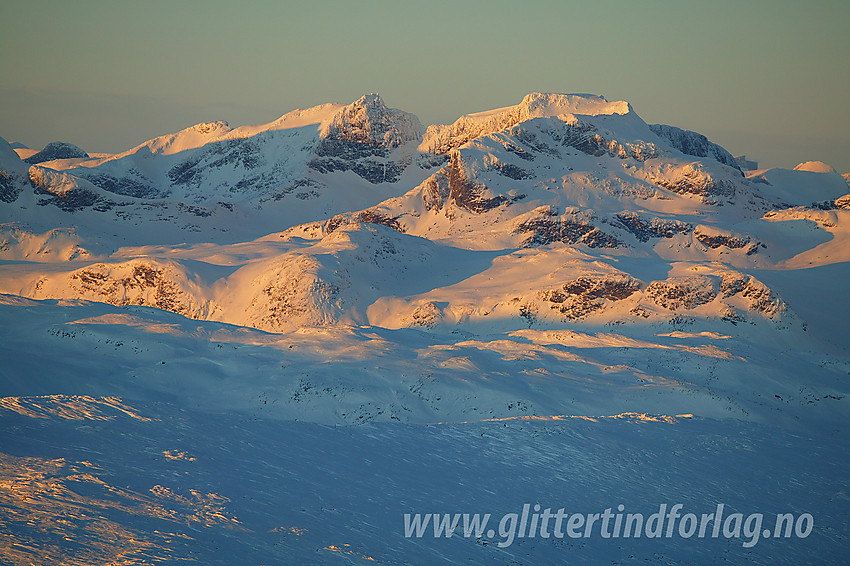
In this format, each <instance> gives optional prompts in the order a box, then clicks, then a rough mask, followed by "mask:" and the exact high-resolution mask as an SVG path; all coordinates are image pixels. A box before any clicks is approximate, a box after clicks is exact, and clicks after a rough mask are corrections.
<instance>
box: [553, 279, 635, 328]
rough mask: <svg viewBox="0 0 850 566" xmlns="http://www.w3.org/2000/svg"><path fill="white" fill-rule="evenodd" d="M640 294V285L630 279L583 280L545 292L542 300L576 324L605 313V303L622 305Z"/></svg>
mask: <svg viewBox="0 0 850 566" xmlns="http://www.w3.org/2000/svg"><path fill="white" fill-rule="evenodd" d="M639 290H640V282H638V281H637V280H635V279H632V278H630V277H628V276H584V277H579V278H577V279H574V280H573V281H568V282H566V283H564V284H563V285H562V286H561V287H560V288H557V289H552V290H548V291H543V292H542V293H541V299H543V300H544V301H547V302H549V303H552V305H550V306H551V308H552V309H554V310H557V311H558V312H560V313H561V314H562V315H564V318H566V319H570V320H576V319H580V318H584V317H585V316H587V315H589V314H590V313H592V312H594V311H597V310H600V309H602V308H603V305H604V300H609V301H621V300H623V299H627V298H629V297H630V296H632V295H633V294H634V293H635V292H637V291H639Z"/></svg>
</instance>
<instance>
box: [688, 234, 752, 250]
mask: <svg viewBox="0 0 850 566" xmlns="http://www.w3.org/2000/svg"><path fill="white" fill-rule="evenodd" d="M694 237H695V238H696V239H697V241H698V242H700V243H701V244H702V245H704V246H707V247H709V248H711V249H717V248H719V247H720V246H726V247H727V248H729V249H733V250H736V249H738V248H743V247H744V246H746V245H748V244H749V243H750V238H749V237H747V236H744V237H738V236H722V235H708V234H701V233H699V232H694ZM756 249H757V248H756Z"/></svg>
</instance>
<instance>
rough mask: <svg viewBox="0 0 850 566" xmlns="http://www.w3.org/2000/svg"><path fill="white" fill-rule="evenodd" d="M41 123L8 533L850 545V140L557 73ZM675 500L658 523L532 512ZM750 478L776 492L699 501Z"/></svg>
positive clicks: (364, 549) (9, 255)
mask: <svg viewBox="0 0 850 566" xmlns="http://www.w3.org/2000/svg"><path fill="white" fill-rule="evenodd" d="M756 149H757V148H756ZM22 151H23V150H21V149H18V150H15V149H13V148H12V146H11V145H9V144H8V143H6V142H5V141H4V140H2V139H0V421H1V422H2V425H0V426H2V433H0V466H2V472H0V497H2V505H0V521H2V525H3V528H2V529H0V531H2V533H0V557H2V560H0V561H2V562H3V563H9V564H31V563H35V564H58V563H63V564H80V565H83V564H149V563H157V562H164V563H178V562H195V563H198V564H258V565H259V564H281V563H283V564H333V563H342V564H352V563H354V564H357V563H364V564H365V563H383V564H434V563H442V562H447V563H458V564H459V563H463V564H562V563H573V562H575V563H591V564H647V563H652V564H716V563H718V562H721V561H725V562H729V563H733V564H738V563H754V564H801V563H811V564H840V563H842V561H843V560H845V559H846V557H847V552H846V549H847V547H848V544H850V528H848V525H850V521H848V513H847V509H848V504H850V501H848V496H847V493H848V491H850V482H848V480H847V478H848V477H850V474H848V472H850V451H848V441H849V440H850V435H848V429H847V426H846V423H847V422H848V417H850V397H848V394H850V391H849V390H850V387H849V386H848V380H850V354H848V340H847V336H848V332H850V324H849V323H848V322H847V321H848V320H850V302H848V300H847V281H848V279H850V187H848V184H847V180H846V178H845V177H842V175H841V174H839V173H837V172H836V171H835V170H834V169H832V168H831V167H830V166H828V165H826V164H824V163H821V162H807V163H802V164H800V165H799V166H798V167H796V168H795V169H793V170H790V169H771V170H759V171H747V172H745V173H744V172H742V171H741V170H740V169H739V168H738V165H737V164H736V162H735V159H734V158H733V157H732V156H731V155H730V154H729V153H728V152H727V151H726V150H725V149H723V148H722V147H720V146H718V145H716V144H714V143H712V142H711V141H709V140H708V139H706V138H705V137H704V136H702V135H700V134H698V133H696V132H691V131H687V130H682V129H680V128H676V127H674V126H668V125H662V124H646V123H645V122H644V121H643V120H642V119H641V118H640V117H639V116H638V115H637V113H636V112H635V110H634V109H633V108H632V107H631V105H629V104H628V103H627V102H624V101H616V102H609V101H607V100H605V99H604V98H602V97H599V96H595V95H559V94H542V93H533V94H530V95H528V96H526V97H525V98H524V99H523V100H522V101H521V102H520V103H519V104H517V105H516V106H511V107H506V108H500V109H495V110H491V111H485V112H479V113H476V114H470V115H467V116H463V117H461V118H459V119H458V120H457V121H456V122H455V123H453V124H450V125H434V126H429V127H428V128H423V127H422V125H421V124H420V123H419V121H418V119H417V118H416V117H415V116H413V115H412V114H408V113H406V112H403V111H401V110H396V109H393V108H389V107H387V106H386V105H385V104H384V102H383V100H382V99H381V98H380V97H379V96H378V95H367V96H364V97H362V98H361V99H359V100H357V101H355V102H353V103H351V104H348V105H345V104H324V105H321V106H317V107H315V108H311V109H306V110H296V111H293V112H290V113H288V114H285V115H284V116H282V117H281V118H280V119H278V120H275V121H273V122H271V123H269V124H265V125H260V126H244V127H237V128H232V127H230V126H229V125H228V124H226V123H224V122H220V121H219V122H216V121H214V122H207V123H203V124H198V125H196V126H193V127H190V128H186V129H184V130H182V131H180V132H177V133H175V134H170V135H164V136H161V137H158V138H156V139H153V140H150V141H147V142H144V143H141V144H139V145H138V146H137V147H135V148H132V149H130V150H128V151H126V152H123V153H120V154H116V155H102V154H90V153H86V151H85V149H84V148H83V149H81V148H78V147H76V146H74V145H72V144H69V143H64V142H56V143H53V144H50V145H49V146H48V147H46V148H44V149H43V150H28V151H27V152H26V156H27V159H26V161H24V160H22V159H21V156H20V155H22ZM676 504H681V505H682V507H680V508H679V509H680V512H679V517H680V522H679V523H677V524H676V525H675V526H671V527H670V533H671V535H670V536H660V537H659V538H653V537H651V536H649V534H648V531H642V533H643V534H642V536H640V537H635V536H629V537H626V536H619V532H618V536H604V535H603V532H607V530H605V531H603V530H600V527H599V526H597V527H595V529H596V530H593V527H592V526H588V527H587V528H588V531H587V532H588V536H586V537H572V536H560V537H558V536H543V534H542V533H543V531H540V530H537V529H538V519H539V515H536V516H535V517H537V518H533V519H529V520H530V521H532V522H531V523H529V524H525V523H524V526H523V527H521V529H525V530H520V531H516V530H514V532H513V533H512V534H511V533H508V532H502V531H503V529H502V528H501V527H504V526H505V524H508V523H503V524H500V520H503V519H504V520H508V519H510V518H511V517H512V515H511V514H517V516H519V515H522V514H523V513H524V509H525V512H526V513H528V510H529V509H532V510H534V509H538V510H542V509H551V511H552V513H555V512H556V511H557V510H558V509H560V508H564V509H565V510H566V513H568V514H573V513H578V514H583V515H585V516H587V515H592V514H603V513H604V512H605V510H606V509H609V510H610V509H613V513H617V512H618V509H619V510H620V512H622V514H623V515H625V514H628V513H640V514H642V516H645V517H649V516H650V515H652V514H653V513H657V512H659V506H662V505H663V506H666V507H665V509H667V510H669V509H671V508H672V507H673V506H675V505H676ZM535 505H539V506H540V507H539V508H536V507H535ZM718 505H722V506H723V507H722V508H723V509H725V514H726V517H727V519H728V517H729V516H732V518H733V519H734V517H735V514H736V513H740V514H741V524H739V525H738V526H737V527H736V526H735V524H734V522H729V521H728V520H727V523H726V524H725V526H724V527H723V529H721V528H720V526H718V530H717V531H716V532H717V533H719V535H716V536H712V535H711V530H712V527H711V526H709V527H708V531H707V532H708V533H709V534H708V535H706V536H698V535H694V534H693V533H692V534H690V535H687V528H686V527H687V525H688V523H687V520H686V519H682V518H681V517H682V516H684V515H686V514H688V513H692V514H694V516H695V519H694V520H697V518H699V517H701V516H703V514H712V513H715V512H716V510H717V509H718ZM619 506H622V508H620V507H619ZM476 513H477V514H480V515H481V516H483V515H484V514H488V513H489V514H490V515H491V519H490V523H489V527H488V528H487V529H483V530H482V531H481V532H478V533H475V532H468V533H464V527H463V521H464V520H466V519H464V518H463V515H464V514H467V515H468V516H472V515H474V514H476ZM786 513H790V514H792V515H793V517H794V518H795V519H796V521H797V522H796V523H794V525H793V528H792V529H791V531H789V532H790V533H791V534H790V535H789V536H787V537H786V536H782V535H780V534H779V533H780V529H779V528H778V527H777V528H776V529H775V530H774V524H775V522H776V521H777V515H782V514H786ZM416 514H420V516H419V518H418V519H417V521H419V520H424V516H425V515H426V514H429V515H428V517H429V518H428V520H429V521H430V520H431V519H433V522H431V523H428V524H427V525H426V526H424V527H422V528H419V530H417V528H415V527H414V526H411V523H410V521H411V517H413V516H414V515H416ZM434 514H436V515H434ZM753 514H763V516H764V523H763V525H759V528H757V529H754V527H753V524H754V523H753V522H752V520H751V521H750V522H747V523H746V524H745V523H744V520H745V519H748V518H749V517H752V516H754V515H753ZM406 515H407V518H405V516H406ZM706 516H707V515H706ZM588 520H589V519H588ZM443 521H447V522H446V523H445V524H444V522H443ZM452 521H456V523H455V524H456V525H460V526H457V528H456V529H455V530H454V531H453V532H452V533H451V536H447V535H448V534H449V532H448V530H446V529H444V528H443V527H444V526H447V525H450V524H451V522H452ZM457 521H460V523H457ZM682 521H684V523H683V522H682ZM807 521H809V523H807ZM565 524H566V522H565ZM618 524H619V523H618ZM529 525H533V526H529ZM597 525H598V524H597ZM606 525H607V523H606ZM682 525H684V527H682ZM420 526H421V525H420ZM680 527H682V529H683V530H681V532H683V533H685V534H680ZM617 528H620V527H619V526H618V527H617ZM665 528H666V527H665ZM695 528H696V527H695ZM488 529H491V530H489V531H488ZM528 529H532V530H528ZM605 529H607V527H605ZM724 529H726V530H728V534H725V533H726V530H724ZM794 529H796V530H794ZM519 532H522V533H524V535H525V536H523V535H520V534H518V533H519ZM532 533H533V534H532ZM548 534H550V535H551V533H548ZM466 535H469V536H466ZM515 535H516V536H515ZM686 535H687V536H686ZM777 537H778V538H777Z"/></svg>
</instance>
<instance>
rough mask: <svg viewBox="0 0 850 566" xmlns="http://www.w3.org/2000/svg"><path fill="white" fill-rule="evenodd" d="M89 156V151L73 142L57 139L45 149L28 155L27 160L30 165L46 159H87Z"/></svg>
mask: <svg viewBox="0 0 850 566" xmlns="http://www.w3.org/2000/svg"><path fill="white" fill-rule="evenodd" d="M88 157H89V154H88V153H86V152H85V151H83V150H82V149H80V148H79V147H77V146H75V145H74V144H72V143H67V142H58V141H55V142H50V143H49V144H47V145H46V146H44V149H42V150H41V151H39V152H38V153H36V154H35V155H33V156H31V157H28V158H27V159H26V160H25V161H26V162H27V163H29V164H30V165H35V164H36V163H44V162H45V161H53V160H54V159H80V158H83V159H87V158H88Z"/></svg>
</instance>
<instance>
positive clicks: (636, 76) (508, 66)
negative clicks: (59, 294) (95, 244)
mask: <svg viewBox="0 0 850 566" xmlns="http://www.w3.org/2000/svg"><path fill="white" fill-rule="evenodd" d="M848 24H850V2H846V1H832V0H821V1H818V0H810V1H808V2H788V1H782V0H774V1H747V0H737V1H726V0H714V1H712V2H705V1H702V2H687V1H670V2H668V1H654V2H653V1H642V2H606V1H594V2H587V1H586V0H585V1H582V2H557V1H537V2H533V1H527V2H517V1H516V0H514V1H509V2H503V1H498V0H489V1H455V2H439V1H430V2H407V1H402V0H396V1H387V2H383V1H381V2H338V1H320V0H314V1H311V2H250V1H248V2H243V3H238V4H237V3H235V2H218V1H206V2H190V1H182V2H181V1H176V0H171V1H167V2H158V1H148V2H125V1H115V0H112V1H103V2H100V1H85V0H80V1H75V2H66V1H37V0H29V1H27V2H10V1H8V0H0V136H2V137H4V138H6V139H7V140H9V141H21V142H23V143H25V144H27V145H29V146H30V147H33V148H40V147H41V146H43V145H44V144H45V143H47V142H48V141H52V140H63V141H70V142H73V143H76V144H77V145H79V146H81V147H83V148H84V149H87V150H89V151H120V150H123V149H127V148H129V147H131V146H133V145H136V144H137V143H140V142H142V141H144V140H146V139H148V138H151V137H154V136H157V135H161V134H165V133H169V132H173V131H177V130H180V129H182V128H184V127H187V126H190V125H192V124H194V123H197V122H200V121H206V120H217V119H223V120H227V121H228V122H230V124H231V125H233V126H236V125H242V124H253V123H263V122H268V121H271V120H273V119H275V118H277V117H278V116H280V115H282V114H284V113H285V112H288V111H290V110H293V109H295V108H304V107H308V106H313V105H316V104H320V103H323V102H351V101H353V100H355V99H357V98H359V97H360V96H361V95H362V94H365V93H369V92H379V93H381V95H382V96H383V97H384V100H385V101H386V102H387V104H388V105H390V106H394V107H397V108H401V109H403V110H406V111H408V112H413V113H414V114H417V115H418V116H419V117H420V119H421V120H422V122H423V123H425V124H428V123H434V122H441V123H445V122H451V121H453V120H454V119H455V118H457V117H458V116H459V115H461V114H465V113H469V112H476V111H480V110H486V109H489V108H495V107H499V106H506V105H510V104H515V103H517V102H518V101H519V100H520V99H521V98H522V96H523V95H524V94H526V93H528V92H532V91H552V92H590V93H595V94H602V95H604V96H606V97H607V98H608V99H609V100H619V99H623V100H628V101H629V102H631V103H632V105H633V106H634V108H635V110H636V111H637V112H638V114H640V115H641V117H643V118H644V119H645V120H646V121H647V122H650V123H656V122H661V123H667V124H672V125H676V126H679V127H683V128H688V129H693V130H697V131H699V132H701V133H704V134H706V135H708V136H709V138H711V139H712V140H713V141H716V142H718V143H720V144H722V145H724V146H725V147H726V148H727V149H729V150H730V151H732V152H733V153H735V154H740V153H746V154H747V155H748V156H751V157H752V158H756V159H758V160H759V161H760V162H761V163H762V164H763V165H766V166H783V167H793V166H794V165H795V164H796V163H798V162H800V161H806V160H813V159H820V160H823V161H826V162H827V163H830V164H832V165H834V166H835V167H836V168H838V169H839V170H841V171H844V172H850V109H848V102H850V100H848V93H850V62H848V61H850V34H848Z"/></svg>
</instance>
